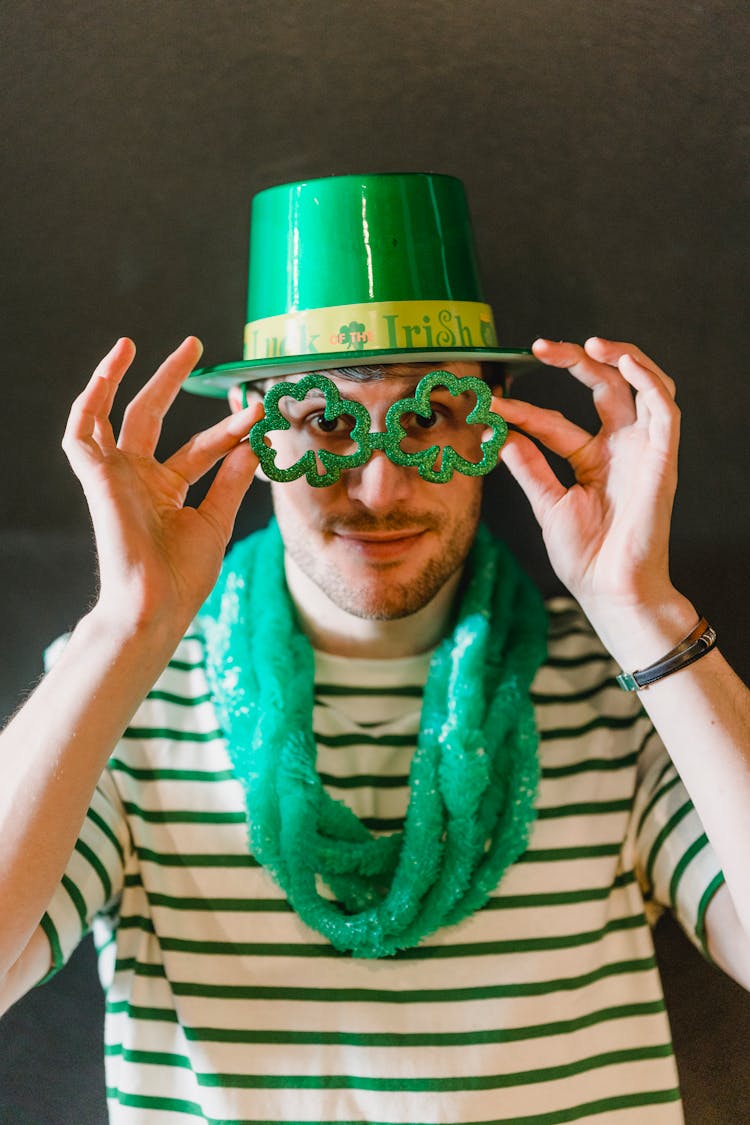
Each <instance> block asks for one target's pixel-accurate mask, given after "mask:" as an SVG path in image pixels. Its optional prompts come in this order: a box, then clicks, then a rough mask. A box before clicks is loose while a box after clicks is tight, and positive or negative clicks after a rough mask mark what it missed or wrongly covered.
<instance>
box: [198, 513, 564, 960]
mask: <svg viewBox="0 0 750 1125" xmlns="http://www.w3.org/2000/svg"><path fill="white" fill-rule="evenodd" d="M463 590H464V592H463V596H462V599H461V603H460V607H459V612H458V615H457V618H456V621H455V625H454V626H453V629H452V632H451V633H450V635H449V636H447V637H446V638H445V639H444V640H443V641H442V643H441V644H440V645H439V646H438V648H437V649H436V651H435V653H434V655H433V657H432V661H431V663H430V670H429V676H428V680H427V684H426V685H425V690H424V697H423V703H422V713H421V723H420V730H419V736H418V740H417V748H416V750H415V753H414V757H413V760H412V765H411V771H410V778H409V780H410V790H411V792H410V799H409V806H408V809H407V813H406V820H405V825H404V829H403V830H402V831H399V832H394V833H391V834H389V835H381V836H376V835H374V834H373V833H372V832H370V831H369V830H368V829H367V828H365V826H364V825H363V824H362V822H361V821H360V820H359V818H358V817H357V816H356V815H355V814H354V813H353V812H352V810H351V809H350V808H349V807H348V806H347V805H346V804H345V803H344V802H342V801H337V800H334V799H333V798H332V797H330V796H329V795H328V794H327V793H326V792H325V790H324V788H323V785H322V783H321V780H320V778H319V776H318V773H317V770H316V758H317V749H316V745H315V738H314V736H313V731H312V713H313V694H314V658H313V652H312V649H311V647H310V643H309V641H308V640H307V638H306V637H305V636H304V634H303V633H302V631H301V629H300V628H299V625H298V623H297V618H296V613H295V610H294V607H293V605H292V601H291V598H290V596H289V592H288V590H287V586H286V580H285V577H284V547H283V543H282V540H281V536H280V534H279V530H278V527H277V525H276V523H275V522H272V523H271V524H270V525H269V526H268V528H266V529H265V530H264V531H261V532H257V533H256V534H255V535H252V536H250V537H249V538H248V539H246V540H244V542H241V543H239V544H238V545H237V546H236V547H234V548H233V550H232V551H231V553H230V554H229V556H228V557H227V560H226V562H225V564H224V567H223V569H222V572H221V575H220V578H219V581H218V583H217V585H216V587H215V589H214V592H213V594H212V595H211V597H210V598H209V600H208V602H207V603H206V605H205V607H204V609H203V611H202V613H201V622H200V623H201V627H202V629H203V631H204V634H205V638H206V651H207V671H208V678H209V683H210V687H211V690H212V692H213V695H214V698H215V702H216V706H217V709H218V714H219V720H220V723H221V726H222V729H223V731H224V734H225V736H226V739H227V746H228V752H229V755H230V758H231V761H232V764H233V767H234V770H235V773H236V775H237V777H238V779H239V781H240V782H241V783H242V786H243V789H244V792H245V800H246V806H247V816H248V840H249V846H250V851H251V853H252V854H253V855H254V856H255V858H256V859H257V860H258V862H259V863H261V864H262V865H263V866H264V867H266V868H267V869H268V871H269V872H270V873H271V874H272V875H273V877H274V879H275V880H276V881H277V882H278V883H279V884H280V886H281V887H282V888H283V889H284V891H285V892H286V895H287V897H288V899H289V902H290V903H291V905H292V906H293V908H294V909H295V910H296V912H297V913H298V914H299V916H300V917H301V918H302V919H303V920H304V921H305V922H306V923H307V925H308V926H311V927H312V928H313V929H315V930H317V931H318V932H319V933H321V934H322V935H323V936H324V937H325V938H326V939H327V940H328V941H330V942H331V944H332V945H334V946H335V947H336V948H337V949H339V950H342V951H346V952H350V953H352V954H353V955H354V956H355V957H387V956H390V955H392V954H394V953H396V952H397V951H398V950H399V949H406V948H410V947H412V946H415V945H417V944H418V943H419V942H420V941H421V940H422V938H424V937H425V936H426V935H428V934H431V933H433V932H434V931H435V930H437V929H438V928H439V927H440V926H445V925H452V924H453V923H455V922H459V921H460V920H461V919H462V918H465V917H467V915H469V914H472V913H473V912H474V911H475V910H478V909H479V908H480V907H481V906H483V905H484V903H485V902H486V901H487V899H488V898H489V896H490V894H491V892H492V891H493V890H494V888H495V887H496V886H497V884H498V882H499V881H500V879H501V878H502V875H503V873H504V872H505V871H506V869H507V868H508V867H509V866H510V864H511V863H513V862H514V861H515V860H516V859H517V858H518V856H519V855H521V853H522V852H523V850H524V849H525V847H526V844H527V841H528V835H529V829H530V826H531V824H532V821H533V819H534V801H535V797H536V792H537V787H538V783H539V764H538V755H537V750H538V741H539V738H538V734H537V730H536V724H535V720H534V710H533V706H532V704H531V700H530V698H529V688H530V685H531V681H532V679H533V677H534V673H535V672H536V670H537V668H538V667H539V665H540V664H541V662H542V661H543V659H544V657H545V653H546V632H547V618H546V613H545V609H544V605H543V603H542V600H541V597H540V596H539V594H538V592H537V590H536V589H535V587H534V586H533V585H532V583H531V582H530V581H529V579H528V578H527V577H526V576H525V575H524V574H523V573H522V572H521V570H520V569H519V567H518V565H517V563H516V562H515V560H514V559H513V557H512V556H511V555H510V553H509V552H508V551H507V549H506V548H505V547H504V546H503V545H502V544H501V543H499V542H497V541H495V540H494V539H492V537H491V536H490V535H489V533H488V532H487V531H486V530H485V529H484V528H480V529H479V532H478V534H477V537H476V540H475V543H474V546H473V548H472V551H471V554H470V556H469V559H468V560H467V564H466V576H465V581H464V585H463ZM317 876H320V877H321V878H322V880H323V882H324V883H325V884H326V885H327V886H328V888H329V889H330V891H331V892H332V894H333V896H334V898H335V901H332V900H331V898H330V897H325V896H324V895H321V894H320V893H319V891H318V886H317V882H316V877H317Z"/></svg>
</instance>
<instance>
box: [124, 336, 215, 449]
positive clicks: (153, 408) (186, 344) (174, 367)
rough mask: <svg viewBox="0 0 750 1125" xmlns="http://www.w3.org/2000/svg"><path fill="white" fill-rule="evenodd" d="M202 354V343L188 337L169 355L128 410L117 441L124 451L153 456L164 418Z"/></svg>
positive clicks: (193, 337)
mask: <svg viewBox="0 0 750 1125" xmlns="http://www.w3.org/2000/svg"><path fill="white" fill-rule="evenodd" d="M202 353H203V345H202V344H201V342H200V340H198V339H197V338H196V337H195V336H188V337H187V339H185V340H183V341H182V343H181V344H180V346H179V348H176V349H175V351H173V352H172V354H171V355H169V356H167V358H166V359H165V360H164V363H162V364H161V366H160V367H159V368H158V370H157V371H156V372H155V373H154V374H153V375H152V376H151V378H150V379H149V381H148V382H147V383H146V384H145V386H144V387H142V388H141V390H140V391H139V392H138V394H137V395H136V396H135V398H134V399H133V401H132V402H131V403H130V404H129V405H128V407H127V409H126V410H125V414H124V415H123V419H122V427H121V429H120V437H119V440H118V442H117V444H118V446H119V448H120V449H122V450H124V451H125V452H126V453H137V454H139V455H140V456H143V457H152V456H153V454H154V450H155V449H156V446H157V443H158V441H159V437H160V436H161V427H162V422H163V421H164V415H165V414H166V412H167V410H169V408H170V406H171V405H172V403H173V402H174V400H175V399H176V398H177V395H178V393H179V390H180V387H181V386H182V384H183V383H184V382H185V380H186V379H187V377H188V375H189V374H190V372H191V371H192V370H193V368H194V367H195V365H196V363H197V362H198V360H199V359H200V357H201V355H202Z"/></svg>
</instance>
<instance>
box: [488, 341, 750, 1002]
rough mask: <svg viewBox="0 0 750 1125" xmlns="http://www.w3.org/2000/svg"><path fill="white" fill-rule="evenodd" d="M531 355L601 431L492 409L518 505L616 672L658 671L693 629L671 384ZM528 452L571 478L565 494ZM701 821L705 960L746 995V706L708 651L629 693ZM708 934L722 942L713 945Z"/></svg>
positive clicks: (534, 413)
mask: <svg viewBox="0 0 750 1125" xmlns="http://www.w3.org/2000/svg"><path fill="white" fill-rule="evenodd" d="M534 352H535V354H536V355H537V357H538V358H539V359H541V360H542V361H543V362H545V363H549V364H551V365H553V366H556V367H567V368H568V370H569V371H570V372H571V374H572V375H573V376H574V377H575V378H577V379H578V380H579V381H581V382H582V383H584V384H585V385H586V386H588V387H590V388H591V390H592V393H593V398H594V404H595V407H596V410H597V413H598V415H599V419H600V421H601V428H600V430H599V431H598V433H596V434H589V433H588V432H587V431H585V430H583V429H582V428H581V427H579V426H577V425H575V424H574V423H572V422H570V421H569V420H568V419H566V418H564V417H563V416H562V415H560V414H558V413H556V412H554V411H549V410H543V409H540V408H538V407H535V406H532V405H530V404H528V403H523V402H520V401H517V400H513V399H503V400H501V401H499V402H498V403H497V409H498V411H499V412H500V413H502V414H503V416H504V417H505V418H506V419H507V421H508V422H511V423H513V424H514V425H515V426H517V427H518V429H519V430H520V431H523V433H514V434H512V435H511V436H510V437H509V439H508V442H507V443H506V445H505V447H504V449H503V452H502V460H503V461H504V462H505V464H506V465H507V466H508V468H509V470H510V472H511V473H512V474H513V476H514V477H515V478H516V480H517V481H518V483H519V484H520V485H521V487H522V488H523V490H524V492H525V493H526V495H527V497H528V499H529V501H530V503H531V506H532V509H533V511H534V513H535V515H536V517H537V519H538V521H539V523H540V525H541V528H542V534H543V536H544V541H545V544H546V547H547V550H548V553H549V557H550V561H551V563H552V566H553V567H554V569H555V572H556V573H557V575H558V577H559V578H560V579H561V581H562V582H564V583H565V585H566V586H567V588H568V589H569V590H570V592H571V593H572V594H573V596H574V597H575V598H576V599H577V600H578V602H579V603H580V605H581V606H582V608H583V610H584V612H585V613H586V615H587V616H588V618H589V620H590V621H591V624H592V625H593V627H594V628H595V629H596V631H597V633H598V634H599V636H600V637H601V639H602V641H603V642H604V644H605V645H606V646H607V648H608V649H609V651H610V652H611V653H612V655H613V656H614V658H615V660H617V662H618V663H619V664H620V666H621V667H622V668H623V669H624V670H625V671H628V672H630V671H633V670H634V669H640V668H645V667H647V666H648V665H650V664H652V663H654V662H655V661H657V660H659V659H661V658H662V657H663V656H664V655H665V654H666V653H667V652H669V650H670V649H672V648H673V647H674V646H675V645H676V644H677V643H678V642H679V641H681V640H682V639H683V638H684V637H685V636H686V635H687V634H688V633H690V631H691V630H692V629H693V627H694V626H695V625H696V624H697V622H698V619H699V617H700V614H699V613H698V611H697V609H696V607H695V606H693V605H692V603H691V602H690V601H689V600H688V599H687V598H685V597H684V596H682V595H681V594H680V593H679V592H678V591H677V590H675V588H674V587H673V585H672V583H671V580H670V577H669V563H668V549H669V528H670V520H671V514H672V505H673V501H674V494H675V489H676V485H677V450H678V442H679V420H680V416H679V411H678V409H677V407H676V405H675V401H674V392H675V388H674V383H673V382H672V380H671V379H670V378H669V376H667V375H666V374H665V372H663V371H662V370H661V368H659V367H658V366H657V365H656V364H655V363H654V362H653V360H651V359H649V358H648V357H647V356H645V355H643V353H642V352H641V351H639V349H638V348H636V347H634V346H633V345H632V344H623V343H617V342H614V341H610V340H603V339H599V338H593V339H591V340H588V341H587V342H586V344H585V345H584V347H579V346H578V345H577V344H570V343H559V344H558V343H553V342H552V341H548V340H537V341H536V343H535V344H534ZM524 434H528V435H530V436H532V437H535V438H537V439H538V440H539V441H540V442H542V443H543V444H544V445H545V446H546V447H547V448H549V449H550V450H552V451H553V452H554V453H556V454H558V455H560V456H562V457H564V458H565V459H566V460H567V461H568V462H569V464H570V465H571V467H572V469H573V471H574V473H575V476H576V481H575V483H574V484H573V485H572V486H571V487H570V488H566V487H564V486H563V485H562V484H561V483H560V481H559V480H558V479H557V477H556V476H555V474H554V473H553V471H552V469H551V467H550V465H549V463H548V461H547V459H546V457H545V456H544V455H543V453H542V452H541V451H540V450H539V449H538V448H537V446H536V445H535V444H534V443H533V442H532V441H530V440H529V438H528V437H526V436H524ZM640 698H641V702H642V703H643V706H644V707H645V709H646V710H647V711H648V713H649V715H650V716H651V718H652V720H653V722H654V725H655V727H656V729H657V730H658V732H659V734H660V735H661V738H662V740H663V742H664V744H665V745H666V747H667V750H668V751H669V753H670V755H671V757H672V760H673V762H674V764H675V766H676V767H677V770H678V772H679V773H680V775H681V777H682V780H683V781H684V783H685V786H686V788H687V790H688V792H689V794H690V796H691V799H692V801H693V804H694V805H695V808H696V810H697V812H698V815H699V816H700V818H701V821H702V823H703V826H704V828H705V830H706V834H707V836H708V838H709V840H710V841H711V844H712V846H713V848H714V850H715V852H716V854H717V856H718V859H719V862H720V863H721V865H722V869H723V871H724V875H725V878H726V883H727V887H728V890H729V895H730V896H731V901H732V906H733V910H732V911H730V910H729V909H728V908H727V907H726V905H724V906H723V907H722V903H724V904H725V903H726V896H723V897H722V899H721V900H720V902H719V906H717V907H716V909H714V910H712V909H711V907H709V910H708V912H707V916H706V928H707V938H708V945H709V949H712V950H716V951H717V960H718V961H719V963H721V964H722V965H723V967H724V968H725V969H726V970H727V971H728V972H729V973H731V974H732V975H734V976H735V977H736V979H737V980H738V981H740V983H743V984H745V985H746V986H747V987H750V982H749V978H750V876H749V875H748V865H747V857H748V856H749V855H750V692H749V691H748V689H747V687H745V685H744V684H743V683H742V682H741V681H740V679H739V678H738V677H737V676H736V674H735V673H734V672H733V671H732V669H731V668H730V667H729V665H728V664H727V663H726V661H725V660H724V658H723V657H722V655H721V653H720V652H719V651H718V649H713V650H712V651H711V652H710V653H708V654H707V655H706V656H704V657H702V658H701V659H700V660H699V661H697V662H696V663H695V664H693V665H691V666H689V667H687V668H684V669H682V670H681V671H679V672H676V673H674V674H673V675H670V676H668V677H666V678H665V679H663V680H660V681H658V682H657V683H655V684H653V685H652V686H651V687H649V688H648V689H646V690H644V691H642V692H641V693H640ZM716 898H717V899H718V894H717V896H716ZM717 924H721V925H722V926H724V927H726V928H727V929H728V931H731V932H727V933H724V934H722V935H721V936H719V935H718V934H714V932H713V931H714V929H715V927H716V926H717Z"/></svg>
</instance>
